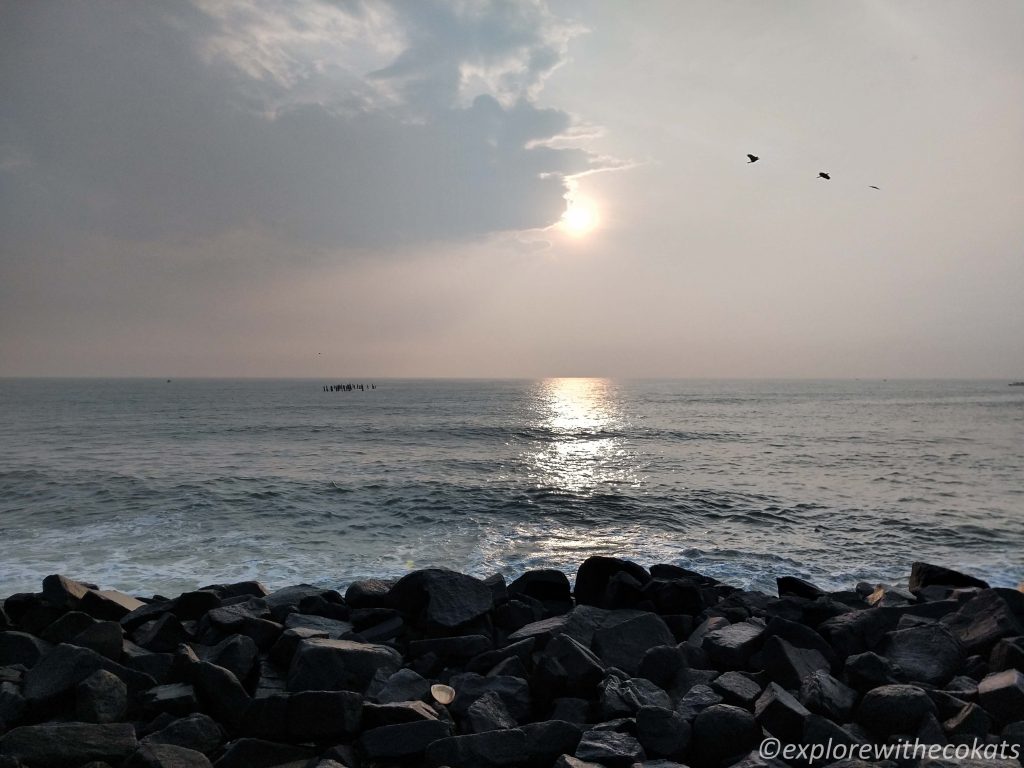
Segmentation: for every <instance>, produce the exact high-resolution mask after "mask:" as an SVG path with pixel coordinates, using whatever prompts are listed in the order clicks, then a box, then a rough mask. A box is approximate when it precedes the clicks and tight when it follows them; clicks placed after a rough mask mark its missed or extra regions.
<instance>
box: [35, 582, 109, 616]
mask: <svg viewBox="0 0 1024 768" xmlns="http://www.w3.org/2000/svg"><path fill="white" fill-rule="evenodd" d="M93 589H99V587H97V586H96V585H95V584H89V583H87V582H83V581H75V580H74V579H70V578H68V577H67V576H61V575H60V574H56V573H55V574H52V575H50V576H47V577H46V578H45V579H43V599H44V600H46V602H48V603H49V604H50V605H55V606H57V607H58V608H67V609H69V610H74V609H75V608H76V607H77V606H78V604H79V602H80V601H81V600H82V598H83V597H85V595H86V593H87V592H89V591H90V590H93Z"/></svg>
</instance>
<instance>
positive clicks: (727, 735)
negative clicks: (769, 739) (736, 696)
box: [690, 704, 761, 768]
mask: <svg viewBox="0 0 1024 768" xmlns="http://www.w3.org/2000/svg"><path fill="white" fill-rule="evenodd" d="M760 742H761V728H760V727H759V726H758V724H757V721H756V720H755V719H754V716H753V715H752V714H750V713H749V712H747V711H746V710H745V709H740V708H739V707H734V706H732V705H730V704H715V705H714V706H711V707H708V708H707V709H705V710H704V711H703V712H701V713H700V714H699V715H697V717H696V719H695V720H694V721H693V735H692V744H691V750H690V751H691V756H692V760H693V764H694V765H695V766H697V768H717V766H720V765H724V764H728V763H730V762H734V761H735V760H737V759H739V758H740V757H741V756H742V755H745V754H747V753H748V752H750V750H752V749H754V748H756V747H757V745H758V744H759V743H760Z"/></svg>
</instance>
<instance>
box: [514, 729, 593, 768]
mask: <svg viewBox="0 0 1024 768" xmlns="http://www.w3.org/2000/svg"><path fill="white" fill-rule="evenodd" d="M520 730H522V732H523V733H524V734H525V735H526V755H527V761H526V762H527V763H528V764H529V765H531V766H537V768H548V766H550V765H551V764H552V763H553V762H555V760H557V759H558V756H559V755H562V754H571V753H573V752H575V751H576V748H577V747H578V746H579V743H580V738H581V737H582V736H583V730H582V729H581V728H580V727H579V726H578V725H576V724H574V723H568V722H565V721H562V720H548V721H546V722H540V723H528V724H526V725H524V726H522V728H521V729H520Z"/></svg>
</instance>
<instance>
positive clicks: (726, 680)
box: [711, 672, 762, 709]
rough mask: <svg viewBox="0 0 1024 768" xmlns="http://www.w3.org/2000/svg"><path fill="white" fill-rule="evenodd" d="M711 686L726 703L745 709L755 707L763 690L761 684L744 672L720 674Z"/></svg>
mask: <svg viewBox="0 0 1024 768" xmlns="http://www.w3.org/2000/svg"><path fill="white" fill-rule="evenodd" d="M711 688H712V690H714V691H715V693H717V694H718V695H720V696H721V697H722V701H723V702H724V703H726V704H734V705H736V706H738V707H743V708H744V709H752V708H753V706H754V702H755V701H757V697H758V696H760V695H761V690H762V689H761V686H760V684H758V683H757V682H756V681H755V680H754V679H753V678H752V677H751V676H750V675H749V674H745V673H743V672H726V673H725V674H723V675H719V676H718V677H716V678H715V679H714V680H712V681H711Z"/></svg>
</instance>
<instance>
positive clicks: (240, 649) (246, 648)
mask: <svg viewBox="0 0 1024 768" xmlns="http://www.w3.org/2000/svg"><path fill="white" fill-rule="evenodd" d="M258 657H259V649H258V648H257V647H256V642H255V641H254V640H253V639H252V638H251V637H246V636H245V635H231V636H230V637H227V638H225V639H224V640H222V641H221V642H220V643H218V644H217V645H215V646H213V647H212V648H210V649H209V650H207V651H206V652H205V653H204V654H203V656H202V658H203V660H204V661H208V662H210V663H211V664H216V665H217V666H218V667H223V668H224V669H226V670H228V671H229V672H231V674H233V675H234V676H235V677H237V678H238V680H239V681H244V680H246V679H247V678H248V677H249V676H250V675H251V674H252V671H253V668H254V667H255V666H256V662H257V659H258Z"/></svg>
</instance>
